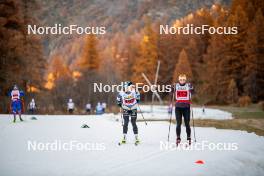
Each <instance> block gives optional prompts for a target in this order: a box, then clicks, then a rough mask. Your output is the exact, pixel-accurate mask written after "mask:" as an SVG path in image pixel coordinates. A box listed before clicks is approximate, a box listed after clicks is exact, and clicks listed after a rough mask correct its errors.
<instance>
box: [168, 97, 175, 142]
mask: <svg viewBox="0 0 264 176" xmlns="http://www.w3.org/2000/svg"><path fill="white" fill-rule="evenodd" d="M173 100H174V93H172V99H171V103H170V105H172V103H173ZM171 108H172V109H171V112H170V125H169V132H168V142H169V141H170V129H171V119H172V111H173V106H172V107H171Z"/></svg>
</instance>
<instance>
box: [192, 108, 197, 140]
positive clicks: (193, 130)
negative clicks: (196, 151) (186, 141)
mask: <svg viewBox="0 0 264 176" xmlns="http://www.w3.org/2000/svg"><path fill="white" fill-rule="evenodd" d="M192 120H193V138H194V142H196V136H195V126H194V118H193V108H192Z"/></svg>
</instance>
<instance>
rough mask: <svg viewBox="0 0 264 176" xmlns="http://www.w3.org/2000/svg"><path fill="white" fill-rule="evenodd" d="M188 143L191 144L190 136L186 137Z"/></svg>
mask: <svg viewBox="0 0 264 176" xmlns="http://www.w3.org/2000/svg"><path fill="white" fill-rule="evenodd" d="M187 141H188V144H189V145H191V144H192V140H191V138H190V137H188V138H187Z"/></svg>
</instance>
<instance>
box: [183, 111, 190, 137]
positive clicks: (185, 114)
mask: <svg viewBox="0 0 264 176" xmlns="http://www.w3.org/2000/svg"><path fill="white" fill-rule="evenodd" d="M183 117H184V124H185V127H186V133H187V139H190V138H191V127H190V107H186V108H183Z"/></svg>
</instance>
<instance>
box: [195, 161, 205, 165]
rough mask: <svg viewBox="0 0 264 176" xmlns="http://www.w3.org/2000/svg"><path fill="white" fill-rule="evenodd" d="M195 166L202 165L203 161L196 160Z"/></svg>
mask: <svg viewBox="0 0 264 176" xmlns="http://www.w3.org/2000/svg"><path fill="white" fill-rule="evenodd" d="M195 163H196V164H204V161H203V160H197V161H195Z"/></svg>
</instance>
